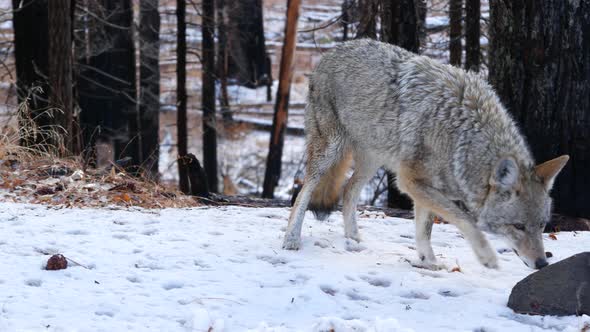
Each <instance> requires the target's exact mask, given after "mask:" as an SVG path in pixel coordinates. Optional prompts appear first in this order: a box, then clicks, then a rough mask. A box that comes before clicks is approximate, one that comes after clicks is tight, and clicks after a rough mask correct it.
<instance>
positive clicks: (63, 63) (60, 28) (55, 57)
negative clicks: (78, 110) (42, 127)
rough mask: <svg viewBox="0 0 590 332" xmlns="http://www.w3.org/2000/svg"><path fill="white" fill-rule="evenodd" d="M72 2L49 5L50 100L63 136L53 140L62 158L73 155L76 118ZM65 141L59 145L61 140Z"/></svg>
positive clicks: (59, 0) (65, 0)
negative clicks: (74, 111) (73, 86)
mask: <svg viewBox="0 0 590 332" xmlns="http://www.w3.org/2000/svg"><path fill="white" fill-rule="evenodd" d="M71 4H72V1H71V0H52V1H49V2H48V14H49V15H48V17H49V21H48V22H49V28H48V31H49V36H50V39H49V52H48V57H49V89H50V94H49V100H50V105H51V107H55V108H57V109H59V111H55V112H53V122H54V124H55V125H57V126H59V127H60V129H59V132H60V134H63V136H61V135H60V136H61V137H59V136H56V137H55V139H54V140H52V142H51V143H52V144H53V145H54V146H55V147H56V148H58V152H59V153H60V155H62V156H65V155H68V154H70V153H72V152H74V153H77V151H74V144H73V141H74V140H73V139H74V136H73V134H74V130H73V129H74V117H73V107H74V101H73V90H72V21H71V18H72V17H71ZM62 139H63V141H60V140H62Z"/></svg>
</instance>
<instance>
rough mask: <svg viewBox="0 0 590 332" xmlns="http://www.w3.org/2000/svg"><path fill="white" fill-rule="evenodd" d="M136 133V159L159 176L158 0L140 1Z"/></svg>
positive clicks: (155, 175) (147, 170) (150, 173)
mask: <svg viewBox="0 0 590 332" xmlns="http://www.w3.org/2000/svg"><path fill="white" fill-rule="evenodd" d="M139 5H140V6H139V49H140V55H139V63H140V66H139V77H140V80H139V85H140V90H139V136H138V138H137V139H138V143H139V144H138V145H139V149H138V153H139V155H138V156H137V158H138V161H139V162H140V163H141V164H142V166H143V168H144V170H145V171H146V174H147V175H148V176H149V177H150V178H152V179H157V178H158V160H159V159H160V145H159V135H160V123H159V121H160V119H159V113H160V61H159V56H160V14H159V13H158V0H141V2H140V4H139Z"/></svg>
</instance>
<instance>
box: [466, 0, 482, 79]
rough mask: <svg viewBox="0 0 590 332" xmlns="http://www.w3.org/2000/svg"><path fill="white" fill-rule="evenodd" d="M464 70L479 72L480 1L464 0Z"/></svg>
mask: <svg viewBox="0 0 590 332" xmlns="http://www.w3.org/2000/svg"><path fill="white" fill-rule="evenodd" d="M465 1H466V2H465V69H468V70H472V71H479V62H480V61H479V56H480V46H479V35H480V26H479V17H480V15H481V4H480V0H465Z"/></svg>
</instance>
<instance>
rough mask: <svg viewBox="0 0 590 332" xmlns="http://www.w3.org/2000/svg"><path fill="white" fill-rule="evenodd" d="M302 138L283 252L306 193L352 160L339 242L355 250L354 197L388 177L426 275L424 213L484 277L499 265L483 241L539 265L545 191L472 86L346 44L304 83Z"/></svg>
mask: <svg viewBox="0 0 590 332" xmlns="http://www.w3.org/2000/svg"><path fill="white" fill-rule="evenodd" d="M305 128H306V141H307V154H308V156H307V158H308V160H307V172H306V179H305V184H304V186H303V188H302V190H301V192H300V194H299V197H298V198H297V200H296V202H295V205H294V207H293V209H292V212H291V216H290V219H289V227H288V229H287V234H286V237H285V242H284V245H283V247H284V248H286V249H297V248H299V243H300V237H301V234H300V233H301V224H302V222H303V216H304V213H305V209H306V207H307V206H308V204H309V201H310V199H311V195H312V193H313V192H314V190H315V189H316V186H317V185H318V183H319V182H320V179H321V178H322V176H323V175H324V174H325V173H326V172H327V171H328V170H329V169H330V168H332V167H333V166H334V165H335V164H337V163H339V162H340V160H342V159H343V156H344V155H345V154H346V153H348V152H350V151H352V155H353V159H354V163H355V170H354V174H353V176H352V178H351V179H350V180H349V182H348V184H347V185H346V187H345V189H344V196H343V217H344V225H345V236H346V237H348V238H352V239H355V240H360V237H359V234H358V227H357V225H356V204H357V201H358V196H359V195H360V191H361V189H362V186H363V185H364V184H365V183H366V182H367V181H368V180H369V179H370V177H371V176H373V175H374V173H375V172H376V170H377V169H378V168H379V167H385V168H386V169H388V170H390V171H392V172H395V173H396V174H397V179H398V180H397V185H398V187H399V188H400V190H401V191H402V192H405V193H406V194H408V195H409V196H410V197H411V198H412V200H413V201H414V205H415V208H414V209H415V215H416V230H417V236H416V240H417V249H418V254H419V257H420V258H421V260H422V261H423V262H424V263H425V264H426V265H430V266H435V265H436V261H435V257H434V253H433V251H432V248H431V246H430V232H431V228H432V218H431V216H430V215H431V214H432V213H434V214H437V215H440V216H441V217H443V218H444V219H446V220H448V221H449V222H451V223H453V224H454V225H456V226H457V227H458V228H459V229H460V230H461V232H462V233H463V235H464V236H465V238H466V239H467V240H468V241H469V242H470V243H471V244H472V247H473V249H474V251H475V253H476V256H477V257H478V258H479V260H480V261H481V262H482V263H483V264H484V265H486V266H488V267H493V268H495V267H497V258H496V255H495V251H494V250H493V249H492V248H491V247H490V245H489V243H488V242H487V240H486V239H485V237H484V236H483V234H482V233H481V231H482V230H483V231H487V232H490V233H494V234H498V235H501V236H503V237H504V238H506V239H507V240H508V242H509V243H510V244H511V245H512V247H513V248H515V249H516V250H518V251H519V254H520V257H521V258H522V259H523V261H524V262H525V263H526V264H527V265H529V266H531V267H534V262H535V261H536V260H537V259H540V258H541V257H543V259H544V251H543V243H542V237H541V230H542V227H541V226H543V225H544V224H545V223H546V222H547V221H548V218H549V215H550V214H549V213H550V206H551V200H550V198H549V196H548V190H549V189H550V188H547V187H546V186H544V185H543V183H552V179H547V180H546V181H544V180H543V179H540V178H539V176H537V175H536V173H535V166H534V165H535V163H534V161H533V158H532V156H531V153H530V151H529V149H528V147H527V145H526V143H525V141H524V139H523V137H522V135H521V134H520V133H519V131H518V129H517V127H516V125H515V124H514V121H513V120H512V119H511V118H510V116H509V115H508V113H507V112H506V110H505V109H504V107H503V106H502V105H501V103H500V101H499V99H498V97H497V96H496V94H495V93H494V91H493V89H492V88H491V87H490V86H489V84H488V83H487V82H486V81H485V80H484V79H482V78H481V77H480V76H479V75H478V74H476V73H473V72H466V71H464V70H462V69H459V68H456V67H452V66H449V65H443V64H441V63H439V62H437V61H435V60H432V59H430V58H428V57H424V56H418V55H415V54H413V53H410V52H408V51H405V50H403V49H401V48H399V47H396V46H392V45H389V44H385V43H380V42H376V41H372V40H366V39H365V40H354V41H350V42H346V43H343V44H341V45H339V46H338V47H336V49H335V50H333V51H332V52H330V53H328V54H326V55H324V57H323V58H322V59H321V61H320V63H319V65H318V66H317V68H316V69H315V71H314V72H313V74H312V76H311V78H310V88H309V96H308V104H307V109H306V113H305ZM565 160H567V158H566V159H565ZM557 164H560V163H557ZM562 164H565V163H562ZM560 165H561V164H560ZM551 167H556V166H553V164H552V166H551ZM561 167H563V165H561ZM560 169H561V168H560ZM558 171H559V170H557V172H558ZM549 173H550V172H549ZM549 173H548V172H545V174H549ZM556 174H557V173H555V175H556ZM555 175H553V176H555ZM519 225H522V226H519ZM519 228H523V229H524V230H520V229H519Z"/></svg>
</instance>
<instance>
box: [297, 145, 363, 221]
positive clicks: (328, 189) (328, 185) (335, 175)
mask: <svg viewBox="0 0 590 332" xmlns="http://www.w3.org/2000/svg"><path fill="white" fill-rule="evenodd" d="M351 162H352V154H351V153H345V154H343V156H342V158H341V159H340V160H338V161H337V162H336V163H334V165H332V167H330V168H329V169H328V171H326V173H325V174H324V175H323V176H322V178H321V179H320V182H319V183H318V185H317V187H316V188H315V190H314V192H313V194H312V196H311V200H310V202H309V206H308V210H310V211H311V212H313V214H314V216H315V217H316V219H318V220H325V219H326V218H328V217H329V216H330V213H332V211H334V210H335V209H336V205H337V204H338V200H339V198H340V191H341V190H342V184H343V183H344V179H345V178H346V172H347V171H348V168H349V167H350V164H351Z"/></svg>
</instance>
